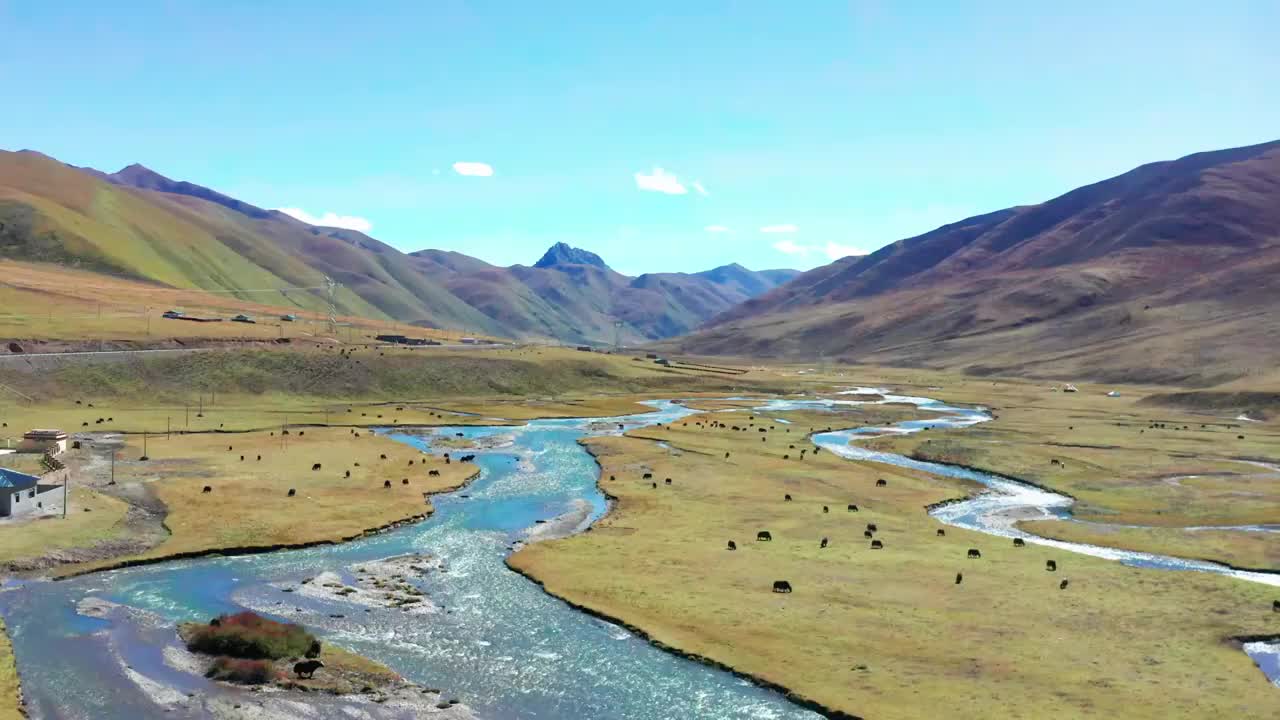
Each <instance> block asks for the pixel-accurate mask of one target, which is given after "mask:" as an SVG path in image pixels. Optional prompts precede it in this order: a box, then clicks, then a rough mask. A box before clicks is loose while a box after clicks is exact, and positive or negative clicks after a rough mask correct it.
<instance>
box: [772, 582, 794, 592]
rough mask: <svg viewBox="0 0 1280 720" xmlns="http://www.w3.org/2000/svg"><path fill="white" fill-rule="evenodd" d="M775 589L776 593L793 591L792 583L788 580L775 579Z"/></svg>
mask: <svg viewBox="0 0 1280 720" xmlns="http://www.w3.org/2000/svg"><path fill="white" fill-rule="evenodd" d="M773 591H774V592H776V593H789V592H791V583H789V582H787V581H786V580H774V581H773Z"/></svg>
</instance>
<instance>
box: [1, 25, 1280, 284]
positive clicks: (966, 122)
mask: <svg viewBox="0 0 1280 720" xmlns="http://www.w3.org/2000/svg"><path fill="white" fill-rule="evenodd" d="M1119 6H1123V7H1119ZM1277 28H1280V3H1276V2H1274V1H1273V0H1265V1H1257V2H1231V1H1230V0H1227V1H1225V2H1213V3H1203V2H1178V1H1174V2H1149V3H1148V2H1124V3H1114V2H1108V3H1089V2H1072V3H1052V4H1051V3H1038V2H1032V3H1028V2H969V3H952V2H936V3H925V2H907V1H903V2H888V1H885V2H847V3H846V2H828V1H826V0H804V1H802V2H780V1H778V2H747V1H744V2H713V1H711V0H699V1H698V2H689V0H682V1H681V2H666V1H665V0H646V2H635V3H622V2H618V3H614V2H596V1H586V0H583V1H580V2H555V1H553V0H544V1H541V2H523V1H520V0H507V1H505V2H495V1H485V2H479V1H476V2H462V1H461V0H454V1H448V0H418V1H416V2H391V1H389V0H384V1H381V2H377V3H360V4H355V3H349V4H348V3H343V4H339V3H329V2H323V1H316V0H312V1H310V2H292V1H285V0H272V1H271V2H257V1H254V2H248V1H243V0H221V1H219V2H195V1H194V0H169V1H168V2H143V1H141V0H134V1H132V2H128V3H110V2H96V1H95V2H76V1H73V0H63V1H61V2H49V1H48V0H30V1H28V0H7V1H6V0H0V82H2V83H3V88H4V93H3V98H4V102H3V110H2V111H0V147H3V148H6V149H20V148H31V149H35V150H40V151H42V152H45V153H47V154H50V155H53V156H54V157H57V158H58V159H60V160H64V161H66V162H70V163H73V164H77V165H90V166H93V167H97V168H99V169H103V170H108V171H113V170H117V169H119V168H120V167H122V166H124V165H127V164H129V163H133V162H141V163H143V164H144V165H147V166H148V167H151V168H153V169H154V170H157V171H158V172H161V173H163V174H165V175H168V176H170V177H173V178H176V179H183V180H191V181H193V182H197V183H200V184H204V185H208V186H210V187H213V188H215V189H218V190H220V191H223V192H226V193H228V194H231V195H233V196H236V197H239V198H241V199H244V200H247V201H249V202H253V203H255V204H258V205H262V206H266V207H276V208H298V209H301V210H302V211H304V212H306V213H308V214H310V215H311V216H313V217H321V216H324V215H325V214H332V215H334V216H339V217H342V218H345V219H346V222H348V223H349V224H353V225H356V226H361V227H362V226H363V224H365V223H367V224H369V225H371V229H370V230H369V232H370V234H372V235H373V236H375V237H377V238H379V239H381V240H384V241H386V242H389V243H391V244H393V245H395V246H397V247H399V248H401V249H403V250H406V251H410V250H416V249H421V248H428V247H434V248H444V249H451V250H459V251H462V252H466V253H468V254H472V255H475V256H477V257H480V258H483V259H485V260H488V261H490V262H495V263H500V264H510V263H516V262H521V263H525V264H531V263H532V262H533V261H535V260H536V259H537V258H538V256H539V255H540V254H541V252H542V251H543V250H545V248H546V247H547V246H548V245H550V244H551V243H553V242H556V241H565V242H569V243H571V244H574V245H578V246H582V247H586V248H588V249H590V250H593V251H595V252H597V253H599V254H601V255H602V256H603V257H604V258H605V260H606V261H608V262H609V263H610V264H611V265H613V266H614V267H615V268H617V269H619V270H621V271H624V272H629V273H639V272H648V271H660V270H684V271H695V270H702V269H706V268H710V267H713V266H715V265H720V264H724V263H728V262H734V261H736V262H741V263H742V264H744V265H747V266H748V267H752V268H757V269H762V268H770V267H798V268H809V267H814V266H816V265H820V264H823V263H826V262H828V261H829V260H830V259H831V258H832V257H834V256H839V255H841V254H845V253H853V252H865V251H871V250H874V249H876V248H878V247H880V246H882V245H884V244H886V243H889V242H892V241H894V240H897V239H899V238H902V237H905V236H909V235H912V234H918V233H920V232H924V231H927V230H929V229H932V228H933V227H936V226H938V225H940V224H943V223H946V222H950V221H953V220H957V219H960V218H962V217H965V216H968V215H973V214H977V213H980V212H986V211H990V210H994V209H997V208H1001V207H1007V206H1009V205H1015V204H1024V203H1033V202H1038V201H1042V200H1045V199H1048V198H1050V197H1053V196H1055V195H1058V194H1061V193H1062V192H1065V191H1067V190H1069V189H1071V188H1073V187H1076V186H1079V185H1082V184H1086V183H1089V182H1093V181H1096V180H1099V179H1102V178H1104V177H1107V176H1110V175H1114V174H1117V173H1120V172H1123V171H1125V170H1128V169H1130V168H1132V167H1134V166H1136V165H1139V164H1142V163H1144V162H1149V161H1153V160H1160V159H1169V158H1173V157H1178V156H1181V155H1185V154H1188V153H1191V152H1196V151H1200V150H1208V149H1216V148H1222V147H1230V146H1237V145H1246V144H1252V143H1257V142H1263V141H1267V140H1273V139H1277V138H1280V90H1277V85H1276V82H1277V81H1276V79H1277V78H1280V41H1277V33H1278V32H1280V31H1277ZM459 162H464V163H483V164H487V165H488V166H489V167H491V168H492V171H493V174H492V175H490V176H487V177H486V176H478V175H474V174H473V175H462V174H459V173H458V172H457V171H456V170H455V169H454V164H455V163H459ZM659 169H660V170H661V172H658V170H659ZM695 183H697V184H696V185H695ZM699 187H700V188H702V190H703V191H705V192H702V191H699V189H698V188H699ZM645 188H649V189H645ZM680 191H683V192H680ZM708 228H711V230H708ZM722 228H723V230H721V229H722ZM765 229H767V230H773V232H766V231H764V230H765ZM717 230H719V231H717Z"/></svg>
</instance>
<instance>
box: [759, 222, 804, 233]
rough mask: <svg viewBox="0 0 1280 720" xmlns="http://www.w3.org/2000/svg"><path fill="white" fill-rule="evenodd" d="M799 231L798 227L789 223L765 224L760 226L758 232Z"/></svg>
mask: <svg viewBox="0 0 1280 720" xmlns="http://www.w3.org/2000/svg"><path fill="white" fill-rule="evenodd" d="M799 231H800V228H798V227H796V226H795V225H790V224H787V225H765V226H764V227H762V228H760V232H762V233H793V232H799Z"/></svg>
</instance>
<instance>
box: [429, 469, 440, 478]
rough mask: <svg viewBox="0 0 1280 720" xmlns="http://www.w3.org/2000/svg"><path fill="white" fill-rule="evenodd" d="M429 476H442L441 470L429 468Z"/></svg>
mask: <svg viewBox="0 0 1280 720" xmlns="http://www.w3.org/2000/svg"><path fill="white" fill-rule="evenodd" d="M427 477H440V471H439V470H428V471H427Z"/></svg>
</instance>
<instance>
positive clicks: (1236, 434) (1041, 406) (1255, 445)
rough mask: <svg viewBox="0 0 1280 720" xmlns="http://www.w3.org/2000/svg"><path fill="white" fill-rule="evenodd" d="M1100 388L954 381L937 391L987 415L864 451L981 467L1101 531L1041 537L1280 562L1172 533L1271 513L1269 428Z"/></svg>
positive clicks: (1260, 551) (1228, 541)
mask: <svg viewBox="0 0 1280 720" xmlns="http://www.w3.org/2000/svg"><path fill="white" fill-rule="evenodd" d="M1107 390H1108V389H1107V388H1102V387H1097V386H1091V385H1081V386H1080V387H1079V392H1076V393H1064V392H1060V391H1054V390H1053V389H1051V386H1050V384H1047V383H1044V384H1041V383H1036V384H1032V383H1027V382H1018V381H1004V380H1001V381H999V382H990V381H988V382H985V383H976V382H974V381H969V382H967V383H964V384H961V383H958V382H954V381H953V382H951V383H950V384H949V385H948V387H947V389H946V390H945V391H941V392H939V393H936V394H938V395H942V396H943V397H946V398H947V399H949V400H953V401H957V402H961V401H962V402H981V403H983V404H985V405H987V406H988V407H991V408H993V415H994V419H993V420H992V421H991V422H987V423H983V424H981V425H979V426H975V427H971V428H962V429H956V430H940V431H934V432H929V433H922V434H915V435H895V436H885V437H882V438H877V439H875V440H872V441H870V442H868V443H867V447H870V448H873V449H877V450H884V451H886V452H893V453H897V454H900V455H906V456H909V457H914V458H917V459H922V460H928V461H935V462H943V463H947V464H952V465H962V466H966V467H974V468H981V469H984V470H988V471H991V472H993V473H996V474H1002V475H1008V476H1012V477H1017V478H1020V479H1023V480H1025V481H1028V482H1030V483H1032V484H1035V485H1037V486H1040V487H1045V488H1048V489H1050V490H1052V491H1054V492H1057V493H1060V494H1063V495H1068V496H1070V497H1073V498H1075V499H1076V500H1077V503H1076V504H1075V506H1074V507H1073V508H1072V513H1073V515H1074V516H1075V517H1076V518H1077V519H1079V520H1082V521H1086V522H1089V523H1095V524H1096V525H1097V526H1098V527H1097V528H1095V529H1097V530H1098V531H1099V532H1102V533H1104V534H1097V533H1095V532H1093V530H1089V529H1087V528H1086V527H1080V526H1073V527H1068V526H1067V525H1065V524H1058V525H1056V526H1055V525H1054V524H1052V523H1043V524H1040V525H1037V526H1036V527H1037V530H1036V532H1039V531H1040V530H1043V531H1044V532H1045V535H1046V536H1048V537H1057V538H1061V539H1070V540H1080V541H1084V542H1098V544H1103V545H1111V546H1115V547H1121V548H1124V549H1130V550H1138V551H1143V552H1152V553H1158V554H1165V555H1173V556H1180V557H1187V558H1203V559H1207V560H1211V561H1214V562H1220V563H1223V564H1227V565H1233V566H1237V567H1252V568H1258V569H1264V570H1277V569H1280V556H1276V555H1275V554H1274V553H1271V552H1269V548H1267V547H1263V545H1264V544H1265V542H1264V541H1260V539H1259V538H1258V537H1255V536H1251V535H1248V534H1218V535H1215V534H1214V533H1201V532H1199V531H1193V532H1183V530H1182V529H1183V528H1188V527H1205V526H1239V525H1255V524H1263V523H1267V522H1274V521H1275V519H1276V518H1277V517H1280V483H1277V482H1275V478H1276V477H1277V476H1280V473H1278V472H1276V471H1275V470H1273V469H1268V468H1267V467H1266V464H1267V463H1270V464H1273V465H1274V464H1276V463H1277V462H1280V460H1278V459H1277V455H1276V451H1275V448H1276V447H1280V424H1277V423H1245V422H1243V421H1239V420H1235V419H1234V418H1231V417H1214V416H1212V415H1210V414H1207V413H1193V412H1190V411H1187V410H1181V409H1177V408H1165V407H1152V406H1150V405H1149V404H1146V403H1143V402H1142V398H1143V397H1145V396H1146V395H1148V394H1152V393H1157V392H1160V391H1161V389H1159V388H1147V389H1143V388H1126V389H1125V392H1124V393H1123V394H1122V395H1121V396H1119V397H1108V396H1107V395H1106V392H1107ZM922 394H929V393H927V392H923V393H922ZM1104 525H1110V526H1112V529H1106V530H1104V529H1103V528H1102V527H1101V526H1104ZM1123 526H1141V527H1147V528H1151V530H1150V531H1144V532H1130V531H1127V530H1125V529H1124V528H1123Z"/></svg>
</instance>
